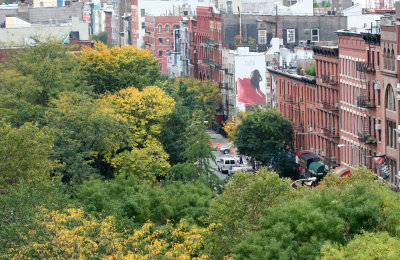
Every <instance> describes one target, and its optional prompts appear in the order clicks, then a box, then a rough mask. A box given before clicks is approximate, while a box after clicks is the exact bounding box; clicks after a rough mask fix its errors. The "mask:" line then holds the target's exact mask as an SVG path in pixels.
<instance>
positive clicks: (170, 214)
mask: <svg viewBox="0 0 400 260" xmlns="http://www.w3.org/2000/svg"><path fill="white" fill-rule="evenodd" d="M215 195H216V194H215V192H213V191H211V190H210V189H209V188H208V187H207V186H206V185H205V184H203V183H200V182H194V183H188V184H183V183H182V182H173V183H170V184H168V185H164V186H161V185H159V184H157V183H155V184H152V185H151V184H149V183H147V182H144V181H142V182H139V181H138V179H137V177H136V176H133V175H130V176H122V175H118V176H116V178H115V179H112V180H109V181H102V180H98V179H96V180H89V181H86V182H84V183H83V184H82V185H81V186H80V188H79V189H78V193H77V198H78V200H79V201H80V202H81V204H82V205H83V206H84V208H85V210H86V211H87V212H91V213H94V214H95V213H103V214H106V215H109V216H115V217H116V219H117V224H118V227H119V228H121V229H127V228H129V227H132V226H133V227H137V226H139V225H143V224H144V223H145V222H146V221H147V220H151V221H152V222H154V223H157V224H158V225H163V224H166V223H167V221H168V220H171V221H172V222H174V223H178V222H179V221H180V220H181V219H183V218H185V219H187V220H188V222H190V223H196V224H198V225H202V226H204V225H205V218H206V216H207V212H208V208H209V205H210V201H211V199H212V198H213V197H215Z"/></svg>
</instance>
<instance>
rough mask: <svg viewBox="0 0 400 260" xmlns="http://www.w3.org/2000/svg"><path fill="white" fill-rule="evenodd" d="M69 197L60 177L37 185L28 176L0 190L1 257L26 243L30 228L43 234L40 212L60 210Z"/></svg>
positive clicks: (31, 230) (4, 257) (68, 203)
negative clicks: (6, 188) (5, 191)
mask: <svg viewBox="0 0 400 260" xmlns="http://www.w3.org/2000/svg"><path fill="white" fill-rule="evenodd" d="M71 202H72V201H71V200H70V196H69V194H68V193H67V190H66V187H65V186H64V185H63V184H62V183H61V181H60V178H58V177H57V178H52V179H48V180H43V182H42V183H41V185H40V186H38V183H34V182H32V181H30V180H28V181H25V180H19V182H18V183H17V184H14V185H13V186H11V187H10V188H9V190H8V191H7V193H2V192H0V258H2V259H10V257H6V256H5V255H7V254H8V253H9V252H8V251H9V250H11V249H14V250H17V251H18V249H19V248H20V247H21V246H24V245H26V243H27V237H28V236H29V234H30V232H32V233H33V232H34V233H36V234H42V233H41V231H42V228H41V226H40V223H41V216H42V215H41V214H40V213H41V212H42V209H43V208H46V209H48V210H60V209H63V208H64V207H67V205H70V203H71Z"/></svg>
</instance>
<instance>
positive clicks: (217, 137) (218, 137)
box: [207, 129, 239, 180]
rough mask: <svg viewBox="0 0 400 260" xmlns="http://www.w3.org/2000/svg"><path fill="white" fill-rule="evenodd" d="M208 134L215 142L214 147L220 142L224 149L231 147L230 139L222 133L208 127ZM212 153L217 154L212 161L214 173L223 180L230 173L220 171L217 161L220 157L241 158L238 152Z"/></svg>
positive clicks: (213, 142)
mask: <svg viewBox="0 0 400 260" xmlns="http://www.w3.org/2000/svg"><path fill="white" fill-rule="evenodd" d="M207 134H208V135H209V136H210V137H211V141H212V144H213V147H214V148H216V147H217V144H219V145H220V147H221V148H222V149H223V148H227V147H230V145H231V143H230V142H229V141H228V139H227V138H225V137H223V136H222V135H220V134H218V133H216V132H214V131H213V130H211V129H207ZM212 153H213V154H214V155H215V161H213V162H211V166H212V167H213V168H214V173H215V174H216V175H217V176H218V177H219V178H220V179H221V180H223V179H225V178H226V177H228V175H227V174H224V173H221V172H220V171H218V167H217V164H216V162H217V161H218V160H219V159H221V158H223V157H233V158H235V159H236V160H238V159H239V155H237V154H230V153H229V154H224V153H223V152H221V151H213V152H212Z"/></svg>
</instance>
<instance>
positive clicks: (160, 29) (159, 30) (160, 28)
mask: <svg viewBox="0 0 400 260" xmlns="http://www.w3.org/2000/svg"><path fill="white" fill-rule="evenodd" d="M158 32H159V33H161V32H162V25H161V24H160V25H159V26H158Z"/></svg>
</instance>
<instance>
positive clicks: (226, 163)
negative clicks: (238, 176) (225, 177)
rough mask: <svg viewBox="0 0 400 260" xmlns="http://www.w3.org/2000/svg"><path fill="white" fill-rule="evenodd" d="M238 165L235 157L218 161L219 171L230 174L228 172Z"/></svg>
mask: <svg viewBox="0 0 400 260" xmlns="http://www.w3.org/2000/svg"><path fill="white" fill-rule="evenodd" d="M237 163H238V162H237V161H236V159H235V158H233V157H223V158H221V159H219V160H218V161H217V166H218V171H220V172H222V173H228V171H229V170H231V169H232V166H233V165H235V164H237Z"/></svg>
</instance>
